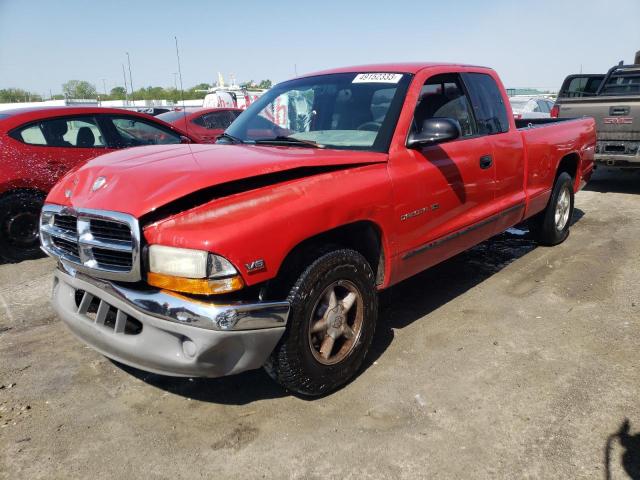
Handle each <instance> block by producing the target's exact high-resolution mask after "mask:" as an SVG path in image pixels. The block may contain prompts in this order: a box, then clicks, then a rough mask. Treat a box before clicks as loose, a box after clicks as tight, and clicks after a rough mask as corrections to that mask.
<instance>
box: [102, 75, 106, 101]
mask: <svg viewBox="0 0 640 480" xmlns="http://www.w3.org/2000/svg"><path fill="white" fill-rule="evenodd" d="M106 80H107V79H106V78H103V79H102V90H103V91H104V96H105V97H106V96H107V82H106Z"/></svg>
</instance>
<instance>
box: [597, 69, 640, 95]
mask: <svg viewBox="0 0 640 480" xmlns="http://www.w3.org/2000/svg"><path fill="white" fill-rule="evenodd" d="M638 94H640V70H632V71H629V72H625V73H619V74H615V75H612V76H611V78H609V80H608V81H607V83H606V84H605V85H604V87H602V91H601V92H600V95H638Z"/></svg>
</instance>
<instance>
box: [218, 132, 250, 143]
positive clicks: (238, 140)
mask: <svg viewBox="0 0 640 480" xmlns="http://www.w3.org/2000/svg"><path fill="white" fill-rule="evenodd" d="M221 138H225V139H227V140H229V141H230V142H231V143H244V141H243V140H242V139H241V138H238V137H234V136H233V135H231V134H230V133H227V132H224V133H223V134H222V135H220V136H219V137H218V140H220V139H221Z"/></svg>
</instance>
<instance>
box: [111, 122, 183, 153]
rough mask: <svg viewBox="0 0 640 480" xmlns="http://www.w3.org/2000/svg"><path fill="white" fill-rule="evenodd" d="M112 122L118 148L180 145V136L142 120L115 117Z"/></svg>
mask: <svg viewBox="0 0 640 480" xmlns="http://www.w3.org/2000/svg"><path fill="white" fill-rule="evenodd" d="M111 120H112V122H113V126H114V127H115V132H116V138H115V140H116V144H117V145H116V146H117V147H136V146H139V145H169V144H173V143H180V135H179V134H177V133H175V132H172V131H171V130H168V129H165V128H162V127H160V126H159V125H153V124H152V123H150V122H147V121H145V120H142V119H140V118H134V117H113V118H111Z"/></svg>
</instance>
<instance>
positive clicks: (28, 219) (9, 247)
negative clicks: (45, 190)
mask: <svg viewBox="0 0 640 480" xmlns="http://www.w3.org/2000/svg"><path fill="white" fill-rule="evenodd" d="M43 203H44V195H43V194H41V193H39V192H27V191H18V192H12V193H9V194H7V195H5V196H4V197H2V198H0V258H3V259H4V260H6V261H9V262H20V261H22V260H29V259H33V258H39V257H42V256H43V253H42V251H41V250H40V234H39V232H38V228H39V223H40V221H39V219H40V211H41V210H42V204H43Z"/></svg>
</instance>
